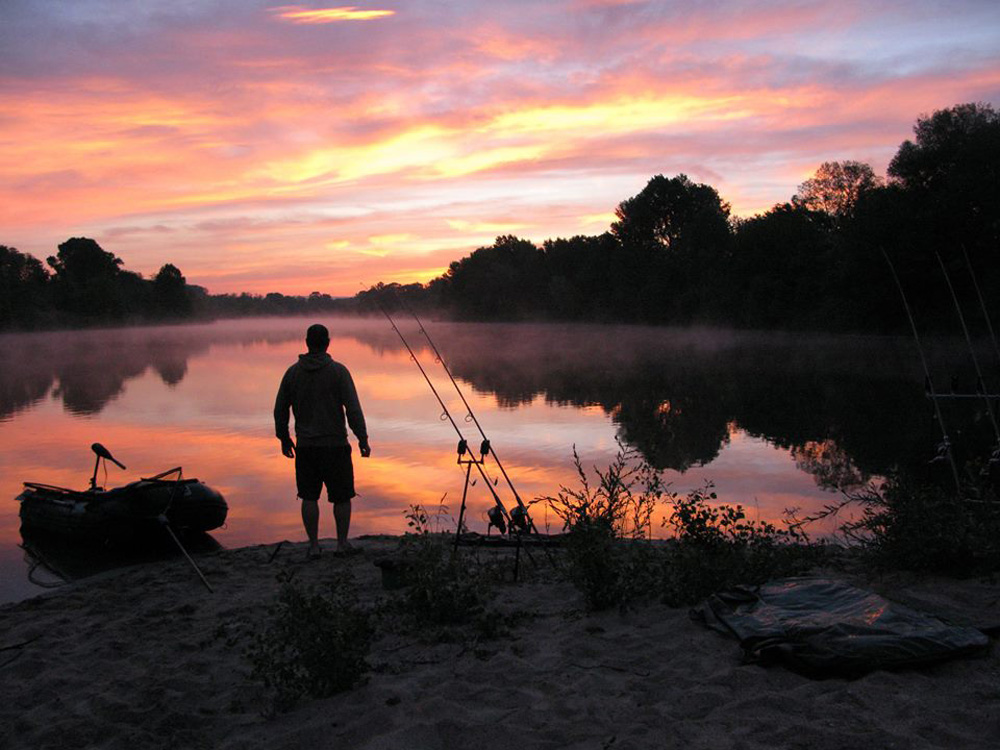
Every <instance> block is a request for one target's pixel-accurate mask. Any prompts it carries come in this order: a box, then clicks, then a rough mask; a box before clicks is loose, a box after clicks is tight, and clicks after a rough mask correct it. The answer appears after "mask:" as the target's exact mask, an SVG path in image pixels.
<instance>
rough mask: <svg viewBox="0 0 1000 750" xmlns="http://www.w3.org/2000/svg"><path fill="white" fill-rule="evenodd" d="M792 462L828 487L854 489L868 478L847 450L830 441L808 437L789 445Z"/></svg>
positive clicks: (819, 483) (823, 486) (820, 483)
mask: <svg viewBox="0 0 1000 750" xmlns="http://www.w3.org/2000/svg"><path fill="white" fill-rule="evenodd" d="M792 458H794V459H795V465H796V466H797V467H798V468H799V469H801V470H802V471H804V472H806V473H807V474H812V475H813V476H814V477H815V478H816V484H818V485H819V486H820V487H822V488H823V489H827V490H849V489H857V488H858V487H861V486H862V485H864V484H865V483H866V482H867V481H868V480H869V478H870V477H868V476H867V475H866V474H863V473H862V472H861V470H860V469H858V467H857V466H855V465H854V462H853V461H852V460H851V457H850V456H849V455H847V453H846V451H844V449H843V448H841V447H840V446H839V445H837V444H836V443H835V442H834V441H833V440H830V439H827V440H821V441H815V440H807V441H806V442H805V443H804V444H803V445H797V446H795V447H793V448H792Z"/></svg>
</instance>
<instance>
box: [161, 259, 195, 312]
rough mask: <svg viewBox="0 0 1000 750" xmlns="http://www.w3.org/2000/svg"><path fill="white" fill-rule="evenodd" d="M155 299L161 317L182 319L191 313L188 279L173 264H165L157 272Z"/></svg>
mask: <svg viewBox="0 0 1000 750" xmlns="http://www.w3.org/2000/svg"><path fill="white" fill-rule="evenodd" d="M153 297H154V299H155V304H156V308H157V311H158V312H159V313H160V314H161V315H165V316H167V317H171V318H182V317H185V316H187V315H189V314H190V313H191V299H190V298H189V297H188V294H187V279H185V278H184V275H183V274H182V273H181V271H180V269H179V268H177V266H175V265H174V264H173V263H167V264H165V265H164V266H163V267H162V268H160V270H159V272H157V274H156V276H155V278H154V279H153Z"/></svg>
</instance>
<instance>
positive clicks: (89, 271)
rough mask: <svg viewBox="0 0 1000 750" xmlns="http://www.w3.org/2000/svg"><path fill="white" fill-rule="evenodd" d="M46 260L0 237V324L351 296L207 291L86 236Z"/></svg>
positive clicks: (313, 303)
mask: <svg viewBox="0 0 1000 750" xmlns="http://www.w3.org/2000/svg"><path fill="white" fill-rule="evenodd" d="M46 264H47V265H48V268H46V266H45V265H43V264H42V263H41V261H39V260H38V259H37V258H35V257H33V256H31V255H28V254H26V253H22V252H19V251H18V250H16V249H14V248H11V247H7V246H5V245H0V330H3V329H21V330H24V329H28V330H30V329H37V328H56V327H78V326H92V325H109V324H122V323H150V322H167V321H183V320H189V319H191V318H225V317H239V316H245V315H297V314H307V313H318V312H345V311H349V308H350V307H352V305H351V304H350V300H342V299H336V298H334V297H331V296H330V295H329V294H321V293H320V292H313V293H312V294H310V295H308V296H287V295H284V294H279V293H277V292H271V293H269V294H264V295H260V294H247V293H245V292H244V293H243V294H209V293H208V292H207V290H206V289H205V288H204V287H201V286H197V285H195V284H188V283H187V279H186V278H185V277H184V275H183V273H181V271H180V269H179V268H177V266H175V265H173V264H172V263H166V264H165V265H163V266H162V267H161V268H160V270H159V271H158V272H157V273H156V274H155V275H153V276H152V277H151V278H144V277H143V276H142V275H141V274H138V273H135V272H134V271H128V270H125V268H124V264H123V262H122V259H121V258H119V257H118V256H116V255H115V254H114V253H110V252H108V251H107V250H105V249H104V248H102V247H101V246H100V245H99V244H98V243H97V242H95V241H94V240H92V239H89V238H87V237H72V238H70V239H68V240H66V241H65V242H63V243H62V244H60V245H59V248H58V252H57V253H56V254H55V255H52V256H49V257H48V259H47V260H46Z"/></svg>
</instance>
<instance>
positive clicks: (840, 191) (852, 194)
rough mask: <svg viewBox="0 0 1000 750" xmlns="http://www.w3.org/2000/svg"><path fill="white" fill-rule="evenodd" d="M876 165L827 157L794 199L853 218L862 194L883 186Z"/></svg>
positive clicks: (831, 213) (814, 208)
mask: <svg viewBox="0 0 1000 750" xmlns="http://www.w3.org/2000/svg"><path fill="white" fill-rule="evenodd" d="M880 184H881V180H880V179H879V178H878V177H877V176H876V175H875V172H874V171H872V168H871V167H870V166H869V165H868V164H865V163H863V162H859V161H825V162H823V163H822V164H821V165H820V167H819V169H817V170H816V174H814V175H813V176H812V177H811V178H810V179H808V180H806V181H805V182H803V183H802V184H801V185H799V191H798V193H797V194H796V195H795V197H793V198H792V203H793V204H794V205H797V206H803V207H804V208H808V209H809V210H811V211H822V212H823V213H825V214H829V215H830V216H832V217H834V218H836V219H844V218H849V217H851V216H853V215H854V209H855V207H856V206H857V204H858V200H859V199H860V198H861V196H862V195H863V194H864V193H865V192H866V191H869V190H873V189H875V188H877V187H879V186H880Z"/></svg>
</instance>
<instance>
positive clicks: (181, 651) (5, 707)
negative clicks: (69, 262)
mask: <svg viewBox="0 0 1000 750" xmlns="http://www.w3.org/2000/svg"><path fill="white" fill-rule="evenodd" d="M325 544H326V545H330V544H331V543H330V542H329V540H327V541H326V542H325ZM358 544H359V546H361V547H362V548H363V549H364V554H361V555H358V556H355V557H352V558H336V557H334V556H333V555H332V554H329V550H327V553H326V554H324V555H323V557H322V558H321V559H320V560H318V561H313V562H305V560H304V557H305V548H304V546H303V545H300V544H285V545H283V547H282V549H281V550H280V552H279V554H278V555H277V557H275V558H274V560H269V558H270V557H271V554H272V552H273V551H274V545H270V546H260V547H248V548H243V549H235V550H223V551H218V552H215V553H211V554H207V555H203V556H200V557H199V558H198V562H199V565H200V566H201V567H202V569H203V570H204V572H205V574H206V576H207V577H208V580H209V581H210V582H211V583H212V586H213V587H214V589H215V591H214V593H210V592H209V591H207V590H206V589H205V588H204V587H203V586H202V585H201V583H200V582H199V581H198V579H197V577H196V575H195V574H194V572H193V571H192V569H191V568H190V567H189V566H188V565H187V563H186V562H185V561H184V560H183V559H177V560H173V561H168V562H163V563H157V564H152V565H145V566H141V567H134V568H129V569H125V570H120V571H114V572H110V573H106V574H101V575H99V576H96V577H94V578H91V579H87V580H85V581H81V582H78V583H75V584H71V585H67V586H65V587H63V588H60V589H58V590H55V591H53V592H52V593H51V594H47V595H44V596H40V597H36V598H33V599H29V600H27V601H23V602H19V603H15V604H10V605H6V606H4V607H2V608H0V633H2V636H0V648H3V649H4V650H2V651H0V665H2V672H0V674H2V681H0V747H4V748H11V749H14V748H33V749H36V750H37V749H40V748H215V747H220V748H230V747H231V748H268V749H269V750H273V749H274V748H292V747H309V748H324V747H331V748H332V747H337V748H459V747H473V748H476V749H477V750H488V749H490V748H513V747H518V748H595V749H600V748H616V749H617V748H646V747H666V748H672V747H678V748H681V747H683V748H712V750H719V749H720V748H772V747H782V748H786V747H787V748H800V747H801V748H809V749H810V750H820V749H822V748H924V747H940V748H995V747H998V746H1000V656H998V655H997V652H996V649H995V648H993V649H991V650H990V651H989V652H988V653H987V654H986V655H984V656H981V657H975V658H966V659H958V660H953V661H949V662H945V663H941V664H938V665H935V666H930V667H924V668H920V669H909V670H902V671H895V672H885V671H877V672H874V673H871V674H869V675H867V676H864V677H861V678H859V679H855V680H845V679H828V680H822V681H816V680H811V679H808V678H806V677H803V676H800V675H798V674H795V673H793V672H790V671H788V670H785V669H782V668H777V667H771V668H766V669H765V668H762V667H760V666H755V665H746V664H742V663H741V660H740V650H739V647H738V645H737V644H736V642H735V641H732V640H728V639H726V638H725V637H723V636H721V635H719V634H717V633H715V632H712V631H710V630H707V629H705V628H704V627H703V626H701V625H699V624H698V623H696V622H693V621H692V620H691V619H690V617H689V614H688V610H687V609H680V608H669V607H666V606H664V605H662V604H650V605H647V606H637V607H635V608H633V609H631V610H629V611H627V612H624V613H623V612H618V611H614V612H604V613H599V614H592V613H588V612H586V611H585V610H584V608H583V604H582V599H581V597H580V595H579V593H578V592H577V591H576V590H575V589H574V588H573V587H572V586H571V585H569V584H568V583H565V582H563V581H560V580H558V578H557V576H555V575H554V574H553V573H552V572H551V571H550V570H549V569H547V568H546V567H545V566H540V567H539V568H538V569H531V568H530V566H529V568H528V569H527V570H526V572H525V575H524V577H523V579H522V581H521V582H519V583H517V584H508V585H503V586H501V587H500V588H499V589H498V590H497V595H496V600H495V604H494V606H495V608H496V609H497V610H499V611H500V612H503V613H506V614H509V615H511V616H512V617H513V620H512V622H513V623H514V624H513V625H512V626H511V628H510V632H509V633H508V634H506V635H503V636H501V637H499V638H496V639H492V640H477V639H476V638H475V637H474V634H473V633H471V632H463V631H462V629H461V628H458V629H456V630H455V631H454V632H452V633H450V634H449V636H448V637H442V636H441V634H440V632H437V633H434V632H431V630H427V631H426V632H423V633H421V632H411V633H405V634H401V633H393V634H383V635H380V636H379V637H377V639H376V640H375V642H374V645H373V648H372V652H371V655H370V658H369V661H370V663H371V664H372V667H373V669H372V671H371V672H370V673H369V674H368V676H367V678H366V680H365V682H364V684H362V685H360V686H358V687H356V688H355V689H353V690H351V691H349V692H345V693H340V694H338V695H334V696H332V697H330V698H325V699H320V700H307V701H303V702H302V703H301V704H300V705H299V706H297V707H296V708H295V709H294V710H292V711H290V712H287V713H283V714H279V715H277V716H275V717H271V718H266V717H265V716H263V715H262V703H261V689H260V687H259V686H257V685H255V684H254V683H253V682H252V681H250V680H249V671H250V670H249V666H248V663H247V661H246V658H245V656H244V653H243V649H244V646H245V642H244V640H245V639H243V640H241V639H240V638H239V637H238V636H239V635H240V634H241V633H242V634H244V635H245V634H247V633H249V632H251V631H252V630H253V629H254V628H256V627H259V623H260V622H261V621H262V620H261V618H262V617H263V616H264V612H265V609H266V607H267V605H268V604H270V603H272V602H273V601H274V598H275V596H276V593H277V591H278V589H279V586H280V583H279V578H282V577H288V576H290V575H291V576H293V580H294V581H296V582H298V583H300V584H303V585H309V584H312V583H321V582H322V581H324V580H329V578H330V577H332V576H335V575H337V574H338V573H339V572H341V571H343V570H344V569H345V568H349V569H350V570H351V572H352V574H353V576H354V578H355V580H356V582H357V583H358V585H359V586H360V589H361V592H362V597H363V598H366V599H368V600H369V601H375V600H377V599H378V598H380V597H384V596H388V595H390V594H388V593H386V592H385V591H384V590H383V587H382V583H381V573H380V570H379V569H378V568H377V567H376V566H375V565H374V564H373V561H374V560H375V559H377V558H378V556H379V555H381V554H384V553H385V552H387V551H390V550H392V549H394V548H395V545H396V542H395V541H394V540H391V539H385V538H381V539H362V540H359V542H358ZM863 585H866V586H867V587H868V588H871V589H874V590H877V591H879V592H880V593H882V594H883V595H886V596H887V597H890V598H892V599H894V600H897V601H901V602H904V603H908V604H910V605H911V606H916V607H918V608H921V609H923V610H924V611H928V612H932V613H935V614H938V615H939V616H943V617H946V618H948V619H950V620H952V621H955V622H961V623H962V624H973V625H979V626H986V625H995V624H997V622H1000V585H998V584H995V583H988V582H983V581H978V580H970V581H951V580H945V579H928V578H915V577H910V576H903V575H897V576H894V577H891V578H884V579H881V580H877V581H867V582H863Z"/></svg>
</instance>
